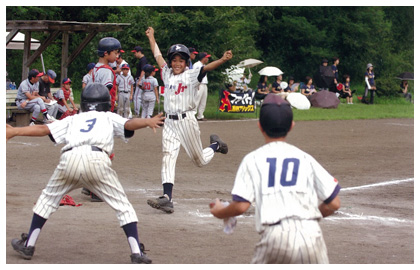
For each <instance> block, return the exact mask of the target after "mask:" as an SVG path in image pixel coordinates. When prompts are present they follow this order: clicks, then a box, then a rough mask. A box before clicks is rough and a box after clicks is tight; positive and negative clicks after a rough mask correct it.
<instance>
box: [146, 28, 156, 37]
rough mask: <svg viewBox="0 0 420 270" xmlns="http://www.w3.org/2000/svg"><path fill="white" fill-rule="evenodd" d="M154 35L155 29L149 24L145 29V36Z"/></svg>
mask: <svg viewBox="0 0 420 270" xmlns="http://www.w3.org/2000/svg"><path fill="white" fill-rule="evenodd" d="M154 35H155V29H153V27H151V26H149V27H148V28H147V30H146V36H148V37H150V36H154Z"/></svg>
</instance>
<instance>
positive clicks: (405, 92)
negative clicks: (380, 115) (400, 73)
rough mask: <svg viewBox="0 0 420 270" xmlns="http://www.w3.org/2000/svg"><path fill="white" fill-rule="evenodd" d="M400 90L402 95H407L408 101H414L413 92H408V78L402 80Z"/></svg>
mask: <svg viewBox="0 0 420 270" xmlns="http://www.w3.org/2000/svg"><path fill="white" fill-rule="evenodd" d="M400 91H401V93H402V96H403V97H405V99H406V100H407V101H410V102H413V101H412V96H411V93H410V92H408V81H406V80H403V81H401V84H400Z"/></svg>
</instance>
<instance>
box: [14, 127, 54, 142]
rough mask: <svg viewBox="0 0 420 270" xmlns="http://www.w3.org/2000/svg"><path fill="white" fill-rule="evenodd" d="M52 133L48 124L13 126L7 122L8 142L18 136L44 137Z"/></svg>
mask: <svg viewBox="0 0 420 270" xmlns="http://www.w3.org/2000/svg"><path fill="white" fill-rule="evenodd" d="M49 134H50V129H49V128H48V127H47V126H46V125H35V126H27V127H12V126H11V125H8V124H6V142H7V141H8V140H10V139H11V138H13V137H16V136H32V137H42V136H47V135H49Z"/></svg>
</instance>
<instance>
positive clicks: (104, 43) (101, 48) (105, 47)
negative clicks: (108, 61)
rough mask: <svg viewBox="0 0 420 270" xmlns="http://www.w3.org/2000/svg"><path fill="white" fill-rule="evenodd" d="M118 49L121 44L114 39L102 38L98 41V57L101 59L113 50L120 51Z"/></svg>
mask: <svg viewBox="0 0 420 270" xmlns="http://www.w3.org/2000/svg"><path fill="white" fill-rule="evenodd" d="M120 49H121V43H120V42H119V41H118V39H116V38H113V37H104V38H103V39H101V40H99V43H98V55H99V57H103V56H104V54H105V52H110V51H113V50H120Z"/></svg>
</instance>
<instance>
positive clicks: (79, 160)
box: [33, 111, 137, 226]
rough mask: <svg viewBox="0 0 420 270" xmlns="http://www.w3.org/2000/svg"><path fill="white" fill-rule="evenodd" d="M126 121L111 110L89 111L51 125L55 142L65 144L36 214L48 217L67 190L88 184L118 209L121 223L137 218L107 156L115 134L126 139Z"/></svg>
mask: <svg viewBox="0 0 420 270" xmlns="http://www.w3.org/2000/svg"><path fill="white" fill-rule="evenodd" d="M126 121H127V119H125V118H122V117H121V116H119V115H117V114H114V113H111V112H97V111H89V112H84V113H80V114H77V115H74V116H71V117H67V118H65V119H64V120H61V121H56V122H54V123H52V124H49V125H48V128H49V129H50V132H51V135H52V137H53V138H54V140H55V142H56V143H57V144H65V146H64V147H63V148H62V155H61V157H60V163H59V164H58V166H57V168H56V169H55V171H54V173H53V175H52V176H51V178H50V180H49V182H48V184H47V186H46V188H45V189H44V190H43V191H42V194H41V196H40V198H39V199H38V201H37V203H36V205H35V206H34V208H33V211H34V212H35V214H37V215H39V216H41V217H43V218H45V219H48V218H49V216H50V215H51V214H52V213H54V212H55V211H56V210H57V208H58V206H59V203H60V200H61V198H62V197H63V196H64V195H65V194H67V193H68V192H70V191H71V190H73V189H77V188H80V187H85V188H87V189H89V190H90V191H92V192H93V193H95V194H96V195H97V196H98V197H100V198H101V199H102V200H103V201H105V202H106V203H108V205H110V206H111V207H112V208H113V209H114V210H115V211H116V214H117V218H118V220H119V222H120V226H124V225H125V224H129V223H131V222H137V215H136V213H135V211H134V209H133V207H132V205H131V204H130V202H129V201H128V199H127V196H126V194H125V192H124V190H123V187H122V185H121V184H120V182H119V181H118V177H117V174H116V172H115V171H114V170H113V169H112V168H111V160H110V158H109V156H108V154H110V153H111V152H112V151H113V146H114V136H115V137H119V138H122V139H124V140H125V135H124V124H125V122H126ZM92 146H94V147H96V148H93V147H92Z"/></svg>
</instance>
